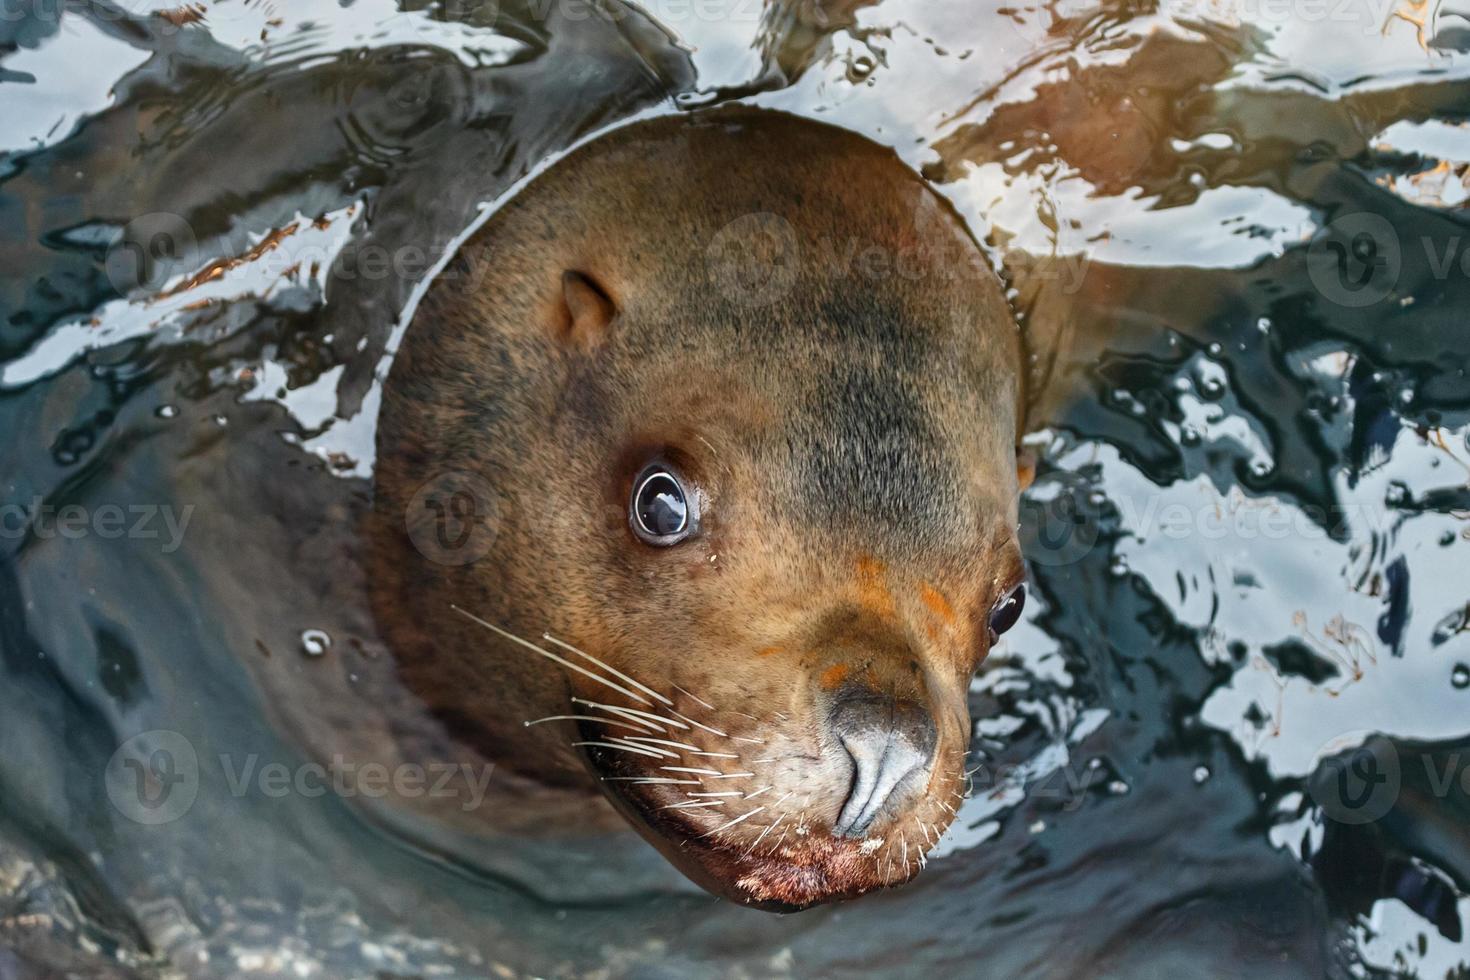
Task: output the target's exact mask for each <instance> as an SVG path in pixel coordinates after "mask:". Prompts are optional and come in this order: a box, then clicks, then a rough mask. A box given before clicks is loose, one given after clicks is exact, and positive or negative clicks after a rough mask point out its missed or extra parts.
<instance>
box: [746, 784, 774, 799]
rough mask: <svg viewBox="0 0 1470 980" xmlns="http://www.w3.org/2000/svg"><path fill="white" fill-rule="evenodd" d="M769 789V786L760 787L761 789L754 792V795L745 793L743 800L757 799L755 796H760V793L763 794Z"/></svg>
mask: <svg viewBox="0 0 1470 980" xmlns="http://www.w3.org/2000/svg"><path fill="white" fill-rule="evenodd" d="M770 788H771V787H769V786H762V787H761V788H760V789H758V790H756V791H755V792H754V793H746V794H745V798H746V799H747V800H753V799H755V798H756V797H757V796H760V795H761V794H762V793H764V792H765V791H766V790H768V789H770Z"/></svg>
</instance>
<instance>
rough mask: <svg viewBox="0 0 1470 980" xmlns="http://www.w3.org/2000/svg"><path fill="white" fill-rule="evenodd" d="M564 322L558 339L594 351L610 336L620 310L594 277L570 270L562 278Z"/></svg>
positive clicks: (573, 346)
mask: <svg viewBox="0 0 1470 980" xmlns="http://www.w3.org/2000/svg"><path fill="white" fill-rule="evenodd" d="M561 295H562V305H563V309H562V311H561V312H562V319H561V322H560V324H559V325H558V327H559V329H558V330H557V331H556V339H557V340H559V341H561V343H562V344H564V345H566V346H567V347H571V348H573V349H575V350H583V351H586V350H591V349H593V348H594V347H596V346H597V345H598V344H600V343H602V341H603V338H605V337H606V336H607V329H608V326H609V325H610V324H611V323H612V321H613V317H615V316H617V315H618V308H617V307H616V306H614V305H613V301H612V300H610V299H608V296H607V293H605V292H603V290H602V287H601V286H599V285H598V284H597V283H596V282H595V281H594V280H593V279H592V278H591V277H589V276H587V275H585V274H583V273H581V272H576V271H574V270H572V269H567V270H566V271H565V272H563V273H562V274H561Z"/></svg>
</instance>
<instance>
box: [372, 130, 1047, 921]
mask: <svg viewBox="0 0 1470 980" xmlns="http://www.w3.org/2000/svg"><path fill="white" fill-rule="evenodd" d="M1021 357H1022V355H1021V341H1020V336H1019V331H1018V327H1017V325H1016V323H1015V321H1014V319H1013V317H1012V315H1011V312H1010V310H1009V308H1008V306H1007V303H1006V300H1005V297H1004V295H1003V292H1002V289H1001V286H1000V283H999V281H998V279H997V277H996V276H995V274H994V273H993V271H992V270H991V267H990V265H989V264H988V263H987V261H986V259H985V257H984V255H983V253H982V251H981V250H980V248H979V247H978V246H977V244H976V242H975V241H974V239H973V238H972V236H971V235H970V233H969V232H968V230H967V229H966V227H965V225H964V223H963V222H962V221H961V220H960V218H959V217H958V216H957V215H956V213H955V212H954V210H953V209H952V208H951V207H950V206H949V205H948V203H947V202H946V201H944V200H943V199H942V198H941V197H939V196H938V195H937V194H936V193H934V192H933V191H932V190H931V189H930V188H929V187H928V186H927V185H926V184H925V183H924V181H923V180H922V179H921V178H920V177H919V176H918V175H917V174H915V173H914V172H912V171H911V170H910V169H908V168H907V167H906V166H905V165H904V164H903V163H902V162H901V161H900V160H899V159H898V157H897V156H896V154H894V152H893V151H892V150H890V149H887V148H884V147H881V146H879V145H877V144H874V143H872V142H870V141H868V140H866V139H864V138H862V137H860V136H857V135H855V134H853V133H851V132H848V131H845V130H841V129H838V128H834V127H832V126H827V125H822V124H818V123H815V122H811V121H807V120H802V119H798V118H796V117H792V116H788V115H784V114H781V113H776V112H771V111H762V110H754V109H734V110H728V109H727V110H719V111H712V112H706V113H697V114H693V115H687V116H678V117H667V118H660V119H656V120H653V121H645V122H639V123H635V124H631V125H628V126H626V127H624V128H621V129H617V130H614V131H613V132H611V133H610V134H608V135H605V136H602V137H600V138H598V139H595V140H593V141H591V142H590V143H588V144H586V145H584V146H582V147H581V148H579V149H577V150H575V151H574V152H572V153H570V154H569V155H568V156H567V157H565V158H564V159H562V160H560V161H559V162H557V163H555V164H554V165H553V166H551V167H550V168H549V169H547V170H546V171H545V172H544V173H542V174H540V175H538V176H536V177H535V178H534V179H533V180H531V181H529V182H528V183H527V185H526V186H525V187H524V188H523V189H522V190H521V191H520V192H519V193H518V194H516V195H515V196H514V197H513V198H512V199H510V200H509V201H508V202H507V203H505V204H504V205H503V206H502V207H501V208H500V209H499V210H498V211H497V212H496V213H495V214H494V215H493V216H492V217H491V218H490V219H489V220H488V221H487V222H486V224H485V225H484V226H483V228H481V229H480V230H479V231H478V232H476V233H475V234H474V235H473V236H472V237H470V238H469V239H468V240H467V241H466V242H465V244H464V245H463V246H462V247H461V248H460V249H459V250H458V253H457V255H456V257H455V258H454V259H453V260H452V261H451V262H450V263H449V264H448V265H447V266H446V267H445V269H444V271H443V272H442V273H441V274H440V276H439V277H438V279H437V280H436V281H435V282H434V283H433V284H432V285H431V286H430V288H429V289H428V291H427V293H426V295H425V296H424V298H423V301H422V303H421V305H420V306H419V308H418V309H417V311H416V313H415V314H414V318H413V321H412V323H411V324H410V326H409V329H408V331H407V333H406V337H405V339H404V341H403V343H402V345H401V348H400V349H399V351H398V353H397V356H396V359H395V361H394V363H393V365H392V368H391V372H390V374H389V375H388V378H387V380H386V383H385V386H384V393H383V403H382V409H381V416H380V419H379V423H378V431H377V464H376V473H375V497H374V504H373V512H372V515H371V517H370V519H369V537H370V547H371V558H370V578H371V582H372V586H371V587H372V591H373V601H374V609H375V613H376V616H377V619H378V622H379V624H380V628H381V629H382V631H383V633H384V635H385V636H386V638H387V639H388V641H389V643H390V644H391V646H392V647H393V650H394V654H395V657H396V660H397V664H398V669H399V671H400V675H401V677H402V679H403V680H404V681H405V682H406V684H407V685H408V686H409V687H410V688H411V689H412V690H413V691H414V692H416V694H417V696H418V697H420V698H421V699H422V700H423V702H424V703H425V704H426V705H427V707H428V708H429V709H430V710H432V711H433V712H434V714H435V715H437V717H438V718H439V719H441V720H442V721H443V722H444V724H445V725H446V726H447V728H448V730H449V731H450V732H451V733H453V735H454V736H455V737H456V738H458V739H461V740H463V741H464V742H465V743H466V744H469V745H473V746H474V747H475V748H476V749H477V750H478V751H480V752H482V753H484V754H485V755H487V756H489V757H491V758H494V759H496V760H498V761H499V762H500V763H502V764H504V765H507V766H511V767H514V768H516V769H517V770H519V771H521V772H524V773H528V774H530V775H533V776H534V777H535V778H537V779H539V780H542V781H544V782H546V783H548V784H551V785H556V786H561V787H564V788H566V790H567V791H568V792H572V793H597V792H600V793H603V794H605V795H606V798H607V799H608V800H609V801H611V803H612V804H613V805H614V806H615V807H616V808H617V809H618V810H619V811H621V813H622V814H623V815H624V817H625V818H626V819H627V821H628V822H629V823H631V824H632V826H633V827H635V828H636V829H637V830H638V831H639V832H640V833H641V834H642V835H643V836H644V837H645V838H647V839H648V840H649V841H650V842H651V843H653V844H654V845H655V846H656V847H658V848H659V849H660V850H661V851H662V852H663V853H664V854H665V855H666V856H667V857H668V858H669V859H670V860H671V861H672V862H673V863H674V864H675V865H677V866H678V867H679V868H680V869H681V870H682V871H684V873H685V874H687V875H689V876H690V877H691V878H692V879H694V880H695V881H697V882H699V883H700V884H702V885H704V886H705V887H707V888H709V889H711V890H713V891H715V892H716V893H718V894H722V895H725V896H728V897H729V898H731V899H733V900H736V901H739V902H742V903H746V904H749V905H755V906H759V907H764V908H772V909H779V910H790V909H799V908H804V907H807V906H810V905H813V904H816V903H820V902H826V901H831V900H836V899H842V898H849V897H852V896H856V895H859V894H862V893H864V892H867V891H869V890H872V889H875V888H879V887H882V886H886V885H892V884H897V883H900V882H902V881H905V880H907V879H909V878H910V877H912V876H913V875H914V874H915V873H917V871H918V869H919V868H920V867H921V866H922V865H923V864H924V860H925V854H926V852H927V851H928V849H929V848H930V847H932V846H933V845H934V844H935V842H936V841H937V840H938V839H939V836H940V834H941V833H942V832H943V830H944V829H945V827H946V826H947V825H948V823H949V822H950V820H951V819H953V816H954V814H955V811H956V808H957V804H958V803H959V801H960V799H961V798H962V790H963V788H964V767H963V760H964V758H965V753H966V750H967V746H968V742H969V736H970V722H969V717H968V713H967V706H966V691H967V687H968V685H969V682H970V679H971V677H972V675H973V673H974V672H975V669H976V667H977V665H978V664H979V663H980V662H981V661H982V660H983V659H984V657H985V656H986V654H987V652H988V650H989V649H990V646H991V644H992V643H993V642H994V640H995V637H996V635H997V634H999V633H1001V632H1003V631H1004V630H1005V629H1006V628H1007V627H1008V626H1009V625H1011V624H1012V623H1013V622H1014V621H1015V618H1016V616H1017V615H1018V614H1019V612H1020V608H1021V603H1022V600H1023V598H1024V588H1023V585H1022V579H1023V574H1024V573H1023V565H1022V560H1021V554H1020V550H1019V547H1018V544H1017V539H1016V533H1015V532H1016V523H1017V497H1018V493H1019V490H1020V487H1021V483H1022V482H1023V480H1024V478H1025V474H1024V472H1022V471H1023V469H1024V468H1023V467H1021V466H1020V465H1018V461H1017V460H1018V454H1017V450H1016V446H1017V441H1018V432H1019V427H1020V425H1021V419H1020V410H1019V405H1020V403H1021V395H1022V392H1021V391H1020V387H1021V385H1020V381H1019V380H1018V379H1019V371H1018V366H1019V365H1020V363H1021Z"/></svg>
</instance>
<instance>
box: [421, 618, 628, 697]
mask: <svg viewBox="0 0 1470 980" xmlns="http://www.w3.org/2000/svg"><path fill="white" fill-rule="evenodd" d="M449 608H450V609H453V610H454V611H455V612H457V613H459V614H460V615H461V616H463V617H465V618H466V619H469V620H472V621H473V622H476V623H479V624H480V625H481V626H483V627H485V628H486V629H487V630H490V631H491V632H492V633H494V634H495V635H496V636H503V637H505V638H506V639H507V640H510V641H511V642H512V643H519V644H520V645H521V646H523V647H525V648H526V649H527V650H533V651H535V652H536V653H539V654H541V656H543V657H545V658H546V659H547V660H551V661H553V662H555V663H559V664H561V665H562V666H563V667H565V668H567V669H568V670H575V671H576V672H577V673H579V674H581V675H582V676H584V677H587V678H590V679H592V680H594V681H596V682H597V683H599V684H602V685H604V686H605V687H610V688H612V689H613V690H614V691H617V692H618V693H619V694H626V695H627V696H628V697H630V698H632V699H633V700H634V701H637V702H639V703H640V704H646V705H649V706H650V707H652V706H653V702H652V701H650V700H648V699H647V698H645V697H644V696H643V695H641V694H639V693H637V692H636V691H630V690H628V689H627V688H626V687H623V686H622V685H621V684H614V683H613V682H612V681H610V680H608V679H607V678H606V677H601V676H599V675H597V674H594V673H592V671H590V670H588V669H587V668H585V667H581V666H578V665H577V664H574V663H572V662H571V661H570V660H568V659H567V658H565V657H558V656H557V655H556V654H554V653H552V652H551V651H550V650H543V649H542V648H541V647H538V646H537V645H536V644H534V643H532V642H531V641H530V640H525V639H522V638H521V637H519V636H516V635H515V634H514V633H511V632H508V631H506V630H503V629H501V628H500V627H499V626H496V625H495V624H494V623H491V622H487V621H485V620H483V619H481V618H480V617H479V616H476V615H475V614H474V613H472V612H468V611H466V610H464V609H461V608H460V607H459V606H455V605H450V607H449Z"/></svg>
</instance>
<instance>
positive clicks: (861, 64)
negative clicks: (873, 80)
mask: <svg viewBox="0 0 1470 980" xmlns="http://www.w3.org/2000/svg"><path fill="white" fill-rule="evenodd" d="M876 67H877V65H876V64H874V62H873V59H872V58H869V57H867V56H866V55H859V56H858V57H856V58H854V59H852V62H851V63H850V64H849V65H848V66H847V78H848V80H849V81H852V82H860V81H862V80H863V79H865V78H867V77H868V76H869V75H871V74H872V73H873V69H874V68H876Z"/></svg>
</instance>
